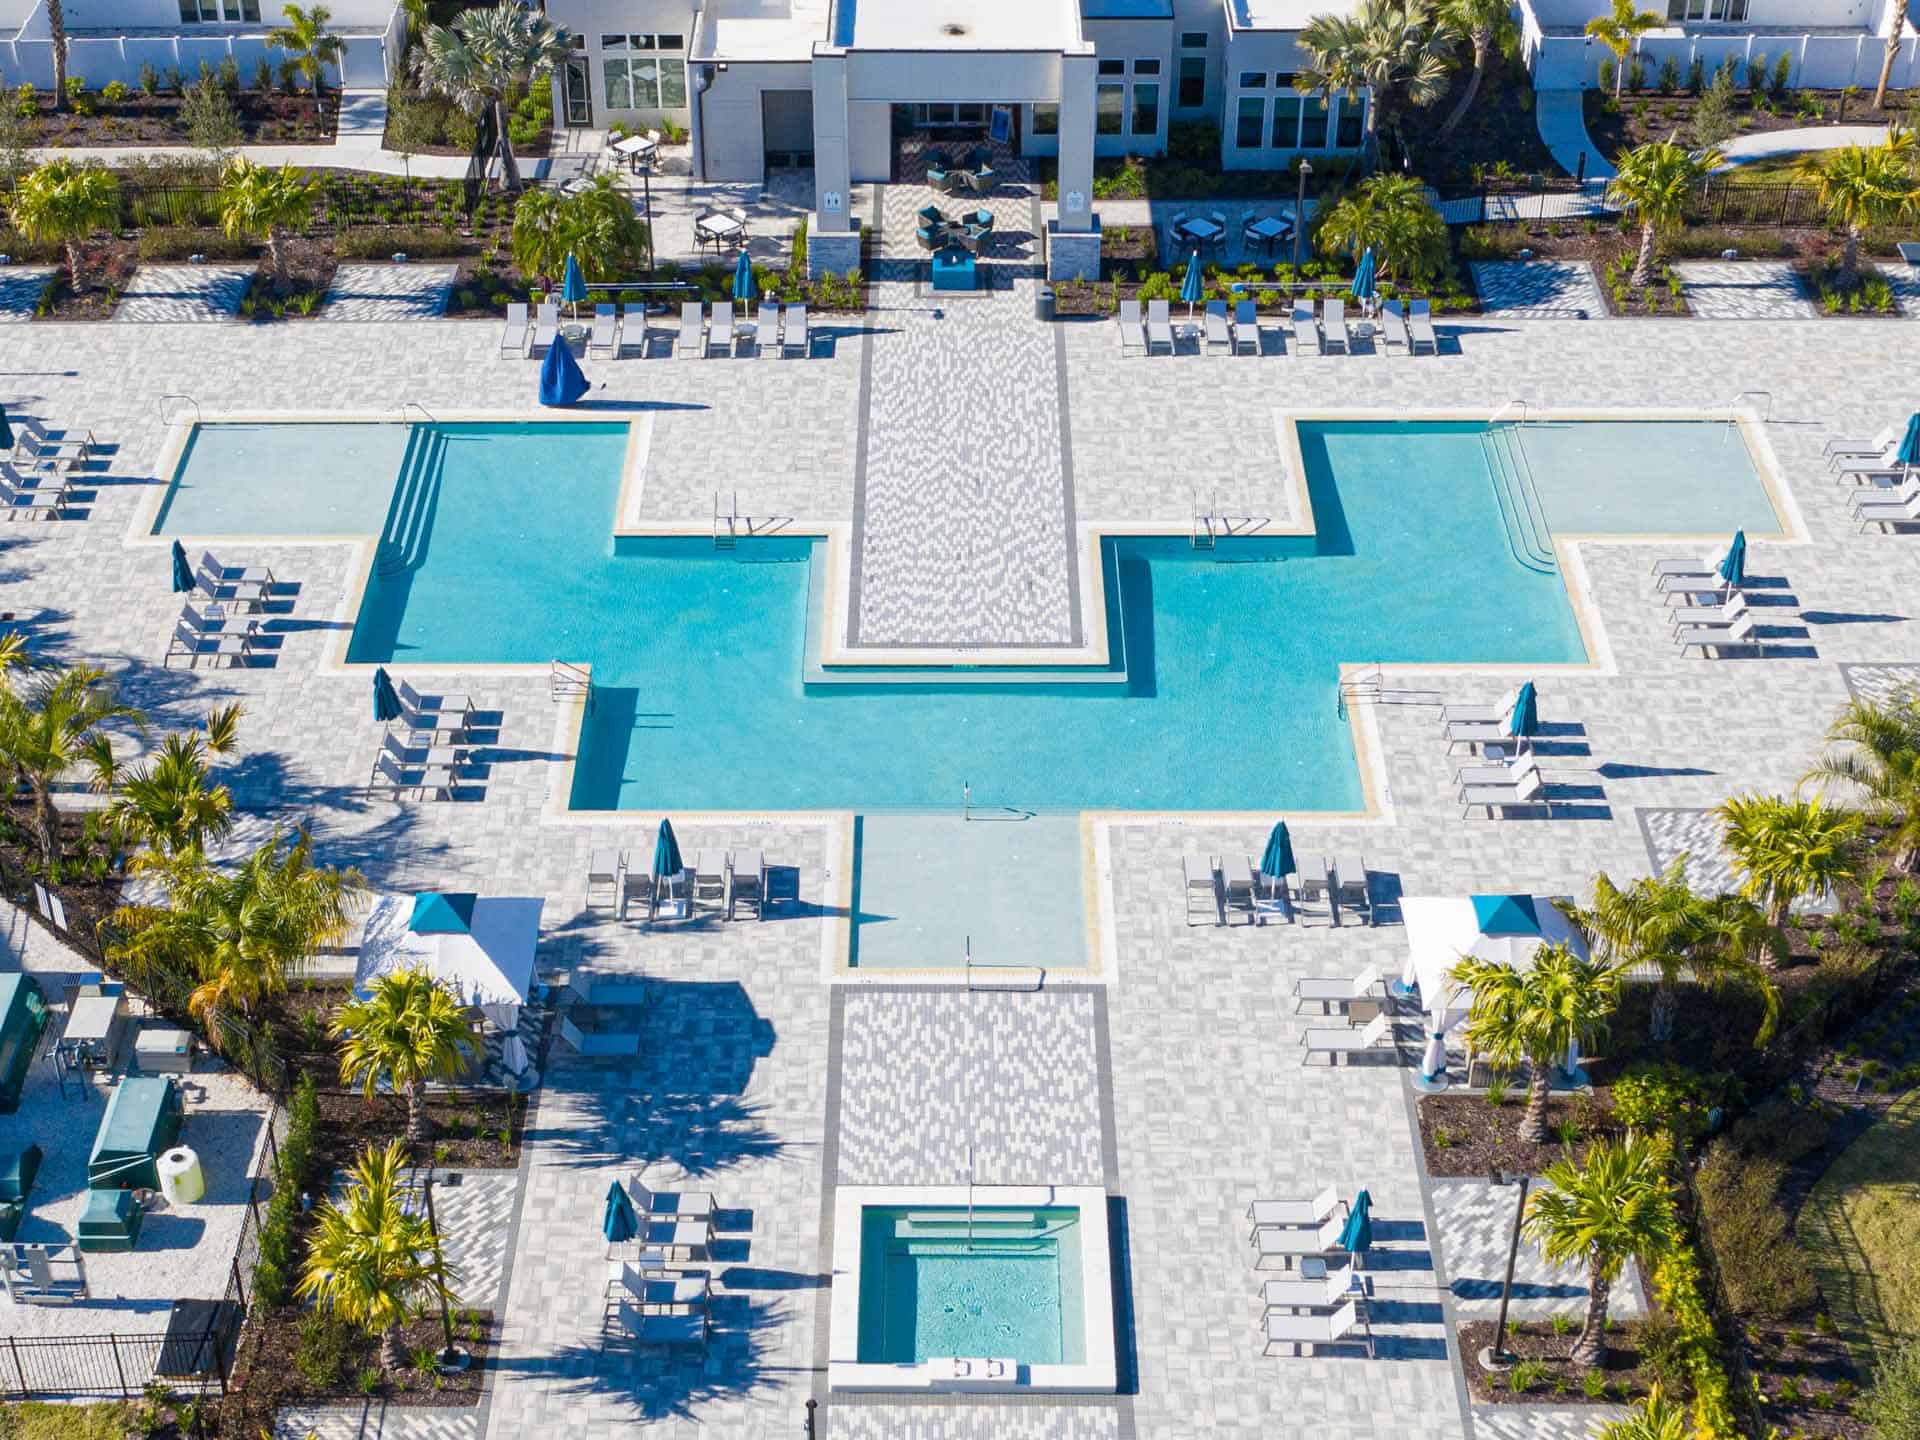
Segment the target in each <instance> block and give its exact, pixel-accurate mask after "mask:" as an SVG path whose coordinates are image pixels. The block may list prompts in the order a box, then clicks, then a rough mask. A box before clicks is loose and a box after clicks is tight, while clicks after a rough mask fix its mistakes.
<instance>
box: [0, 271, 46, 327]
mask: <svg viewBox="0 0 1920 1440" xmlns="http://www.w3.org/2000/svg"><path fill="white" fill-rule="evenodd" d="M53 273H54V267H53V266H51V265H7V266H0V325H13V324H19V323H20V322H22V321H26V320H31V319H33V310H34V307H35V306H36V305H38V304H39V303H40V297H41V296H42V295H43V294H45V293H46V289H47V277H48V276H50V275H52V274H53Z"/></svg>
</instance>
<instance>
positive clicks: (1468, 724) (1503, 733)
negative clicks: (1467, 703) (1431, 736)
mask: <svg viewBox="0 0 1920 1440" xmlns="http://www.w3.org/2000/svg"><path fill="white" fill-rule="evenodd" d="M1446 741H1447V753H1448V754H1449V755H1451V754H1452V753H1453V747H1454V746H1456V745H1465V746H1466V747H1467V749H1468V750H1470V751H1472V750H1477V749H1479V748H1480V747H1481V746H1484V745H1508V744H1511V745H1514V746H1516V747H1518V748H1520V749H1523V750H1525V749H1531V748H1532V746H1531V742H1530V741H1529V739H1528V737H1527V736H1525V735H1518V736H1516V735H1515V734H1514V733H1513V726H1512V722H1511V721H1509V720H1495V721H1493V722H1492V723H1491V724H1489V723H1488V722H1486V721H1483V720H1449V721H1448V722H1447V726H1446Z"/></svg>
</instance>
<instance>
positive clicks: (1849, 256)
mask: <svg viewBox="0 0 1920 1440" xmlns="http://www.w3.org/2000/svg"><path fill="white" fill-rule="evenodd" d="M1859 282H1860V227H1859V226H1858V225H1849V226H1848V227H1847V243H1846V244H1845V245H1843V246H1842V247H1841V249H1840V288H1841V289H1842V290H1851V289H1853V287H1854V286H1855V285H1857V284H1858V283H1859ZM1785 918H1786V917H1785V916H1782V917H1781V919H1785ZM1774 923H1775V924H1776V925H1777V924H1779V923H1780V922H1779V921H1778V920H1776V921H1775V922H1774Z"/></svg>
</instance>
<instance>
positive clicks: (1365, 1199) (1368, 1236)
mask: <svg viewBox="0 0 1920 1440" xmlns="http://www.w3.org/2000/svg"><path fill="white" fill-rule="evenodd" d="M1372 1244H1373V1197H1372V1196H1371V1195H1369V1194H1368V1193H1367V1192H1366V1191H1364V1190H1362V1191H1361V1192H1360V1193H1359V1194H1358V1195H1356V1196H1354V1197H1353V1204H1352V1205H1351V1206H1350V1207H1349V1208H1348V1210H1347V1223H1346V1227H1345V1228H1344V1229H1342V1230H1341V1232H1340V1248H1341V1249H1342V1250H1345V1251H1346V1252H1347V1253H1348V1254H1349V1255H1352V1256H1354V1257H1355V1258H1356V1260H1357V1259H1358V1257H1359V1256H1361V1255H1364V1254H1366V1253H1367V1250H1368V1249H1369V1248H1370V1247H1371V1246H1372Z"/></svg>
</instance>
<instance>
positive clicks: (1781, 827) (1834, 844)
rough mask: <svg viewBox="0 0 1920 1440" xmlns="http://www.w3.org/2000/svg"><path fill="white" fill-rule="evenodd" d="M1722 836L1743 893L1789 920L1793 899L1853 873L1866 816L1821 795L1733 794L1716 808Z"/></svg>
mask: <svg viewBox="0 0 1920 1440" xmlns="http://www.w3.org/2000/svg"><path fill="white" fill-rule="evenodd" d="M1714 814H1715V815H1716V816H1717V817H1718V818H1719V820H1720V823H1721V826H1722V830H1721V842H1722V843H1723V844H1724V845H1725V846H1726V848H1727V852H1728V854H1730V855H1731V856H1732V857H1733V868H1734V869H1735V870H1736V871H1738V872H1739V874H1740V877H1741V881H1740V893H1741V894H1742V895H1745V896H1746V897H1747V898H1748V899H1749V900H1754V901H1758V902H1759V903H1760V904H1761V905H1762V906H1764V907H1765V908H1766V913H1767V923H1768V924H1770V925H1772V926H1774V927H1776V928H1778V927H1779V926H1782V925H1784V924H1786V923H1787V915H1788V913H1789V912H1790V911H1791V910H1792V909H1793V906H1794V902H1795V901H1797V900H1799V899H1801V898H1802V897H1803V896H1807V895H1818V894H1820V893H1822V892H1823V891H1826V890H1829V889H1831V888H1833V886H1834V885H1836V884H1837V883H1839V882H1840V881H1842V880H1847V879H1850V878H1852V876H1853V873H1854V868H1855V864H1856V861H1857V859H1858V853H1859V843H1860V833H1861V830H1862V829H1863V828H1864V823H1865V822H1864V819H1863V817H1862V816H1861V815H1860V814H1859V813H1858V812H1857V811H1852V810H1841V809H1838V808H1837V807H1835V806H1831V805H1828V804H1827V803H1826V802H1825V801H1823V800H1820V799H1818V798H1815V799H1812V800H1799V799H1791V800H1790V799H1788V798H1786V797H1785V796H1779V795H1734V796H1730V797H1728V799H1727V800H1726V802H1725V803H1724V804H1722V805H1721V806H1720V807H1719V809H1717V810H1716V811H1714Z"/></svg>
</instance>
